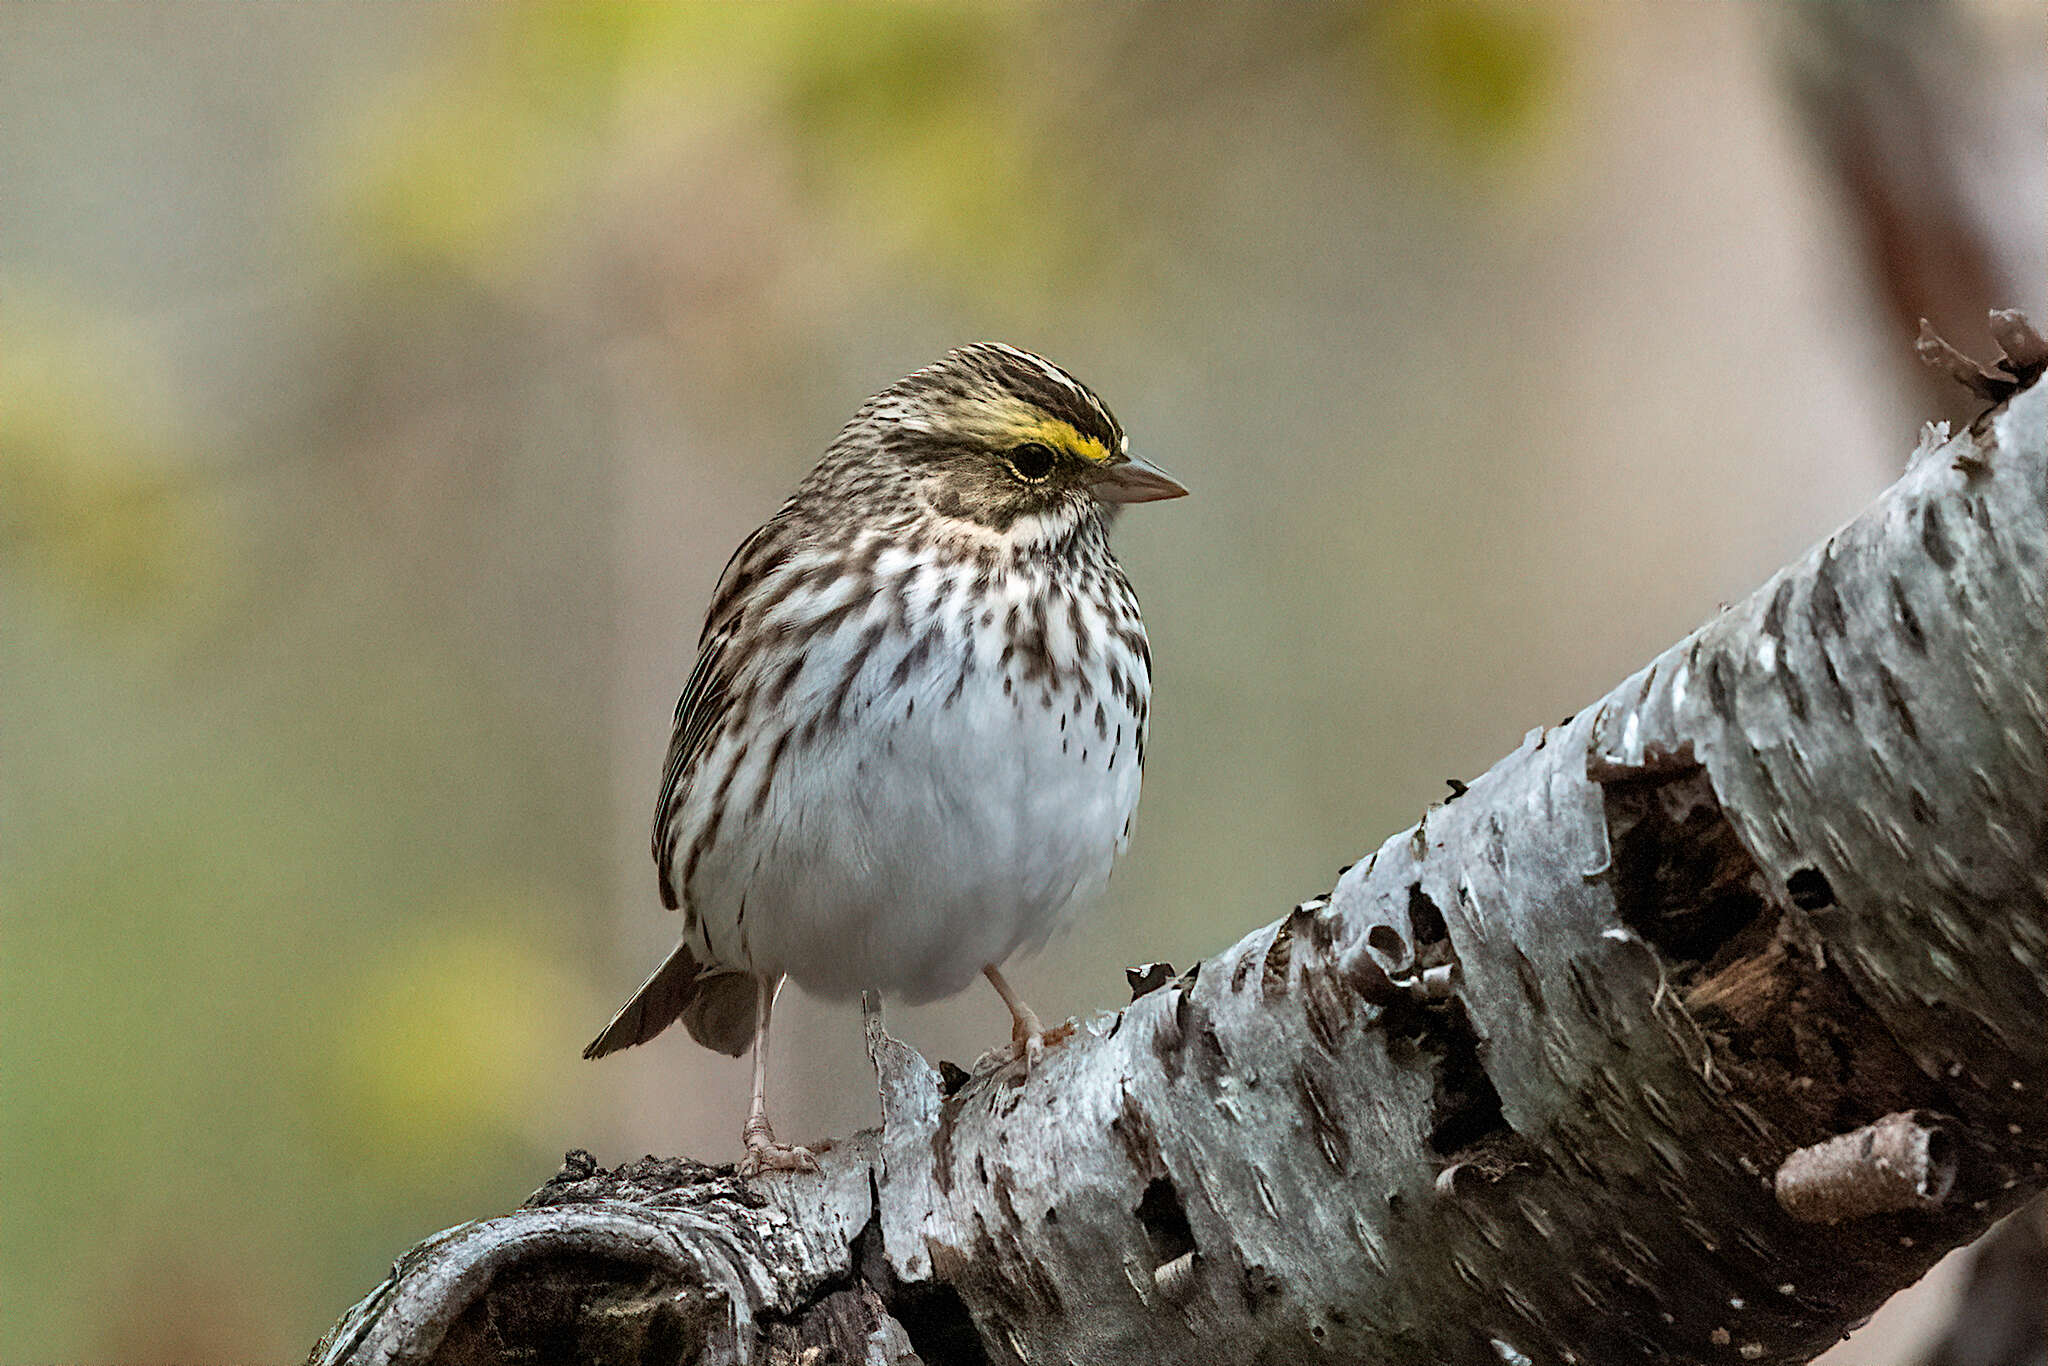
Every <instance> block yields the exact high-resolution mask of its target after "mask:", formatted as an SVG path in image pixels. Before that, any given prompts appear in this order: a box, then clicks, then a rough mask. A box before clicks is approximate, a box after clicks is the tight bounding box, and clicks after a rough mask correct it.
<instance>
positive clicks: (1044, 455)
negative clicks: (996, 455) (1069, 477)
mask: <svg viewBox="0 0 2048 1366" xmlns="http://www.w3.org/2000/svg"><path fill="white" fill-rule="evenodd" d="M1008 458H1009V461H1010V468H1011V470H1013V471H1014V472H1015V473H1016V475H1017V477H1018V478H1019V479H1022V480H1023V481H1024V482H1025V483H1027V484H1035V483H1037V482H1038V481H1039V480H1041V479H1043V478H1045V477H1046V476H1047V475H1048V474H1051V473H1052V465H1053V454H1052V451H1051V450H1050V449H1048V448H1047V447H1044V446H1041V445H1039V444H1038V443H1037V442H1036V441H1031V442H1027V443H1025V444H1024V445H1022V446H1019V447H1017V448H1016V449H1015V450H1013V451H1011V452H1010V454H1009V457H1008Z"/></svg>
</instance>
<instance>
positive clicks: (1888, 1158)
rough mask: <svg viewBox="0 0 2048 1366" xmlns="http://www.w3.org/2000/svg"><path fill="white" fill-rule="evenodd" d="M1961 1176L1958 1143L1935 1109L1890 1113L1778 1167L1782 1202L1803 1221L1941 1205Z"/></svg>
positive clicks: (1825, 1221) (1828, 1220) (1819, 1221)
mask: <svg viewBox="0 0 2048 1366" xmlns="http://www.w3.org/2000/svg"><path fill="white" fill-rule="evenodd" d="M1955 1184H1956V1148H1955V1143H1954V1142H1953V1141H1952V1140H1951V1139H1950V1138H1949V1136H1948V1134H1947V1132H1946V1131H1945V1130H1944V1129H1943V1128H1942V1126H1941V1124H1940V1122H1939V1121H1938V1120H1937V1119H1936V1118H1935V1117H1934V1116H1931V1115H1926V1114H1917V1113H1910V1112H1909V1113H1904V1114H1895V1115H1886V1116H1885V1117H1884V1118H1883V1119H1880V1120H1879V1121H1877V1123H1875V1124H1866V1125H1864V1126H1863V1127H1862V1128H1860V1129H1856V1130H1853V1131H1851V1132H1849V1133H1846V1134H1838V1135H1836V1136H1835V1137H1833V1138H1831V1139H1829V1140H1827V1141H1826V1142H1825V1143H1816V1144H1814V1145H1813V1146H1811V1147H1807V1148H1801V1149H1800V1150H1799V1151H1798V1152H1795V1153H1793V1154H1792V1155H1791V1156H1790V1157H1788V1158H1786V1159H1785V1161H1784V1164H1783V1165H1782V1166H1780V1167H1779V1168H1778V1176H1777V1180H1776V1182H1775V1186H1776V1189H1777V1193H1778V1203H1779V1204H1780V1205H1783V1206H1784V1207H1785V1212H1786V1213H1787V1214H1789V1215H1791V1216H1792V1217H1793V1218H1794V1219H1797V1220H1798V1221H1799V1222H1801V1223H1802V1224H1834V1223H1840V1222H1841V1221H1842V1220H1844V1219H1862V1218H1865V1217H1866V1216H1868V1215H1872V1214H1894V1213H1897V1212H1899V1211H1901V1210H1934V1209H1940V1208H1941V1205H1942V1202H1943V1201H1945V1200H1947V1199H1948V1195H1949V1192H1950V1191H1951V1190H1953V1189H1954V1188H1955Z"/></svg>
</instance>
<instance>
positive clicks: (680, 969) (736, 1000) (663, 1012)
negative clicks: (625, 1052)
mask: <svg viewBox="0 0 2048 1366" xmlns="http://www.w3.org/2000/svg"><path fill="white" fill-rule="evenodd" d="M755 990H756V988H755V983H754V977H753V975H752V974H751V973H745V972H733V971H731V970H730V969H726V968H706V967H705V966H704V965H703V964H701V963H699V962H698V961H697V956H696V955H695V954H693V953H691V952H690V946H689V945H688V944H678V945H676V951H675V952H674V953H672V954H670V955H669V956H668V961H666V962H664V963H663V964H662V965H661V966H660V967H658V968H656V969H655V970H654V975H653V976H652V977H650V978H648V979H647V981H646V983H645V984H644V985H642V986H641V988H640V990H638V991H636V992H634V993H633V999H632V1000H630V1001H628V1002H626V1004H625V1006H624V1007H622V1008H621V1009H620V1011H619V1013H618V1014H617V1015H614V1016H613V1017H612V1022H611V1023H610V1024H608V1025H606V1026H605V1027H604V1032H603V1033H601V1034H599V1035H598V1036H597V1037H596V1038H594V1039H592V1040H591V1041H590V1046H589V1047H587V1048H585V1049H584V1050H583V1056H584V1057H586V1058H601V1057H603V1056H604V1055H605V1054H607V1053H616V1052H617V1051H618V1050H620V1049H621V1048H631V1047H632V1046H633V1045H634V1044H636V1043H646V1042H647V1041H648V1040H649V1039H651V1038H653V1037H654V1036H655V1035H657V1034H659V1033H661V1031H662V1030H664V1029H667V1028H668V1027H669V1026H670V1025H672V1024H674V1023H675V1022H676V1021H677V1020H681V1021H682V1022H683V1026H684V1027H685V1028H686V1029H688V1030H689V1031H690V1037H691V1038H693V1039H695V1040H696V1041H697V1042H698V1043H701V1044H703V1045H704V1046H705V1047H706V1048H710V1049H715V1050H716V1051H718V1052H720V1053H724V1054H726V1055H727V1056H728V1057H734V1058H737V1057H739V1056H740V1055H741V1054H743V1053H745V1052H746V1051H747V1048H748V1047H749V1046H750V1045H751V1044H752V1043H753V1042H754V994H755Z"/></svg>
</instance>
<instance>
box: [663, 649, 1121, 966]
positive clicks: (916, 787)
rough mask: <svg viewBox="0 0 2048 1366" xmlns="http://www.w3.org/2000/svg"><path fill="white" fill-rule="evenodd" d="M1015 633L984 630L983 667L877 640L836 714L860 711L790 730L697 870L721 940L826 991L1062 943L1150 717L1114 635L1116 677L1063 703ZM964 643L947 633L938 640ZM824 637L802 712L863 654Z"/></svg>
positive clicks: (702, 919) (707, 920)
mask: <svg viewBox="0 0 2048 1366" xmlns="http://www.w3.org/2000/svg"><path fill="white" fill-rule="evenodd" d="M941 615H944V614H941ZM863 620H865V618H864V619H863ZM860 624H861V623H860V622H853V623H849V624H848V626H847V628H846V630H847V632H848V633H851V632H853V631H855V630H856V629H857V628H858V627H859V625H860ZM842 643H843V641H842ZM1063 643H1065V642H1059V641H1056V642H1055V653H1057V650H1058V647H1059V646H1060V645H1061V644H1063ZM998 644H999V642H996V641H992V640H989V639H987V638H986V637H984V639H983V642H982V645H983V648H982V649H980V650H979V651H978V652H977V655H976V667H975V668H974V669H973V670H972V671H970V672H969V673H968V675H967V677H966V678H965V679H964V680H963V679H962V678H961V676H960V670H959V669H957V668H948V667H943V666H940V665H937V664H934V665H932V666H929V667H920V668H918V669H917V670H915V671H914V672H913V674H912V676H911V678H910V679H909V681H908V682H906V683H903V684H900V685H899V684H898V683H897V682H896V680H895V677H894V675H895V673H896V666H897V664H898V662H899V661H900V660H901V659H902V658H903V655H904V651H903V650H902V649H890V648H883V649H879V650H876V651H874V653H873V655H872V657H871V658H870V659H869V661H868V663H867V664H866V665H865V666H863V668H862V669H861V670H860V672H859V674H858V676H857V677H856V679H855V681H854V684H853V686H852V687H851V689H849V690H847V691H846V692H845V694H844V701H843V706H842V707H841V709H840V711H839V712H838V713H836V714H838V715H840V716H842V717H851V718H853V719H851V720H842V721H841V722H840V723H839V724H836V725H828V726H820V727H818V728H817V730H816V732H815V734H814V735H813V736H812V737H811V738H810V739H809V740H808V741H807V742H806V741H804V740H802V739H801V738H799V739H796V740H793V741H792V742H791V743H790V744H789V745H788V747H787V748H786V749H785V751H784V752H783V754H782V755H781V757H780V758H779V760H778V761H777V763H776V765H775V773H774V776H773V777H772V778H769V780H768V784H767V791H766V795H765V797H764V798H763V799H762V800H761V801H760V804H759V809H758V814H757V815H751V817H750V818H749V819H745V820H744V821H743V823H742V825H741V827H740V828H739V829H738V830H735V831H730V832H728V831H726V830H723V829H722V830H721V832H720V835H721V838H720V839H719V840H718V841H717V847H716V849H715V850H713V851H710V852H709V853H707V857H706V859H705V864H704V867H703V868H702V869H701V870H700V875H699V876H698V877H697V878H696V879H694V884H693V887H694V897H693V902H692V904H693V906H694V908H695V909H696V911H697V914H698V918H699V925H700V927H701V931H702V934H703V936H704V938H705V939H706V941H707V943H708V947H709V949H710V954H711V956H712V957H713V958H715V959H716V960H717V961H720V962H725V963H732V964H736V965H748V966H751V967H752V968H753V969H754V970H756V971H760V972H766V973H776V972H786V973H788V974H789V975H790V977H791V978H793V979H794V980H795V981H796V982H797V983H798V984H799V985H800V986H802V987H804V988H805V989H806V990H809V991H812V992H815V993H818V994H821V995H826V996H839V997H844V996H849V995H853V994H855V993H857V992H859V991H861V990H863V989H864V988H877V989H879V990H881V991H883V992H884V993H887V994H889V995H890V996H892V997H895V998H897V999H901V1000H905V1001H908V1002H919V1001H927V1000H932V999H935V998H938V997H941V996H947V995H951V994H953V993H955V992H958V991H960V990H962V989H964V988H965V987H966V986H967V985H968V984H969V983H970V982H971V981H972V980H973V979H974V977H975V975H976V974H978V973H979V972H980V971H981V970H982V969H983V968H985V967H988V966H990V965H992V964H999V963H1001V962H1003V961H1004V960H1005V959H1007V958H1009V957H1011V956H1012V955H1013V954H1016V953H1019V952H1025V951H1029V950H1031V949H1034V948H1036V947H1038V946H1039V945H1041V944H1043V943H1044V942H1045V940H1046V938H1047V937H1048V936H1049V935H1050V934H1051V933H1052V932H1053V930H1054V929H1056V928H1057V927H1058V926H1059V925H1060V923H1061V922H1062V920H1063V919H1064V918H1065V917H1066V916H1067V915H1068V913H1070V912H1072V911H1074V910H1077V909H1079V908H1080V907H1082V906H1084V905H1085V904H1087V903H1088V902H1090V901H1092V900H1093V899H1094V898H1095V897H1096V896H1097V895H1098V894H1099V893H1100V892H1101V890H1102V887H1103V884H1104V883H1105V882H1106V881H1107V880H1108V878H1109V872H1110V865H1111V862H1112V861H1113V860H1114V859H1115V857H1116V855H1117V854H1118V853H1119V852H1121V850H1122V849H1123V846H1124V843H1125V840H1126V838H1127V837H1128V834H1129V823H1130V817H1131V814H1132V812H1133V811H1134V809H1135V808H1136V806H1137V801H1138V785H1139V773H1140V767H1141V765H1140V761H1139V746H1140V744H1141V730H1142V725H1143V723H1142V721H1141V720H1140V719H1139V718H1138V717H1137V716H1134V715H1133V714H1132V713H1131V711H1130V710H1129V708H1128V706H1127V705H1126V704H1125V703H1124V702H1123V701H1122V700H1120V699H1119V698H1118V697H1117V696H1116V695H1115V693H1114V690H1113V689H1112V688H1111V687H1110V686H1108V682H1109V680H1108V674H1107V671H1106V666H1105V665H1103V664H1102V662H1101V659H1100V658H1099V652H1098V658H1097V659H1096V661H1095V663H1094V666H1093V668H1092V669H1091V668H1090V666H1089V664H1088V663H1087V662H1086V661H1082V662H1080V663H1078V664H1077V665H1076V667H1077V668H1078V669H1079V670H1080V672H1081V673H1082V674H1084V675H1088V674H1099V675H1100V677H1099V679H1098V680H1097V681H1096V682H1095V683H1092V684H1091V686H1090V687H1089V688H1088V690H1087V691H1086V692H1085V693H1083V692H1080V691H1076V690H1073V689H1068V690H1066V691H1063V692H1061V693H1059V694H1057V695H1052V699H1051V705H1048V696H1049V691H1048V688H1047V687H1046V685H1045V684H1044V682H1043V681H1042V679H1033V678H1030V677H1028V676H1027V674H1026V673H1025V671H1024V670H1023V669H1022V667H1021V666H1019V665H1018V663H1017V661H1015V660H1006V659H1003V658H1002V657H1001V656H1000V655H999V654H998V653H997V649H996V646H997V645H998ZM960 649H961V645H960V643H959V639H958V637H957V636H951V635H946V636H941V637H939V638H936V639H935V641H934V643H933V645H932V647H931V648H930V650H929V651H928V653H927V654H926V656H925V658H926V659H928V660H937V661H943V660H947V659H957V658H958V652H959V650H960ZM817 653H818V659H817V661H816V663H815V665H814V666H807V667H806V671H805V674H804V678H803V682H802V683H800V684H799V686H798V687H797V688H796V689H795V690H794V691H793V693H792V695H791V696H790V698H789V699H788V706H787V708H786V714H787V715H788V716H789V717H790V718H791V723H792V726H793V727H794V726H795V725H796V723H797V722H800V721H801V720H802V718H803V717H804V716H805V715H807V714H815V713H817V712H818V711H819V709H820V707H821V699H823V698H825V697H827V696H829V695H830V694H831V693H833V692H834V691H835V690H837V689H838V687H839V686H840V681H841V678H842V677H843V668H842V667H841V663H840V662H841V661H843V660H844V659H845V658H846V657H847V654H845V653H835V652H834V651H832V650H830V649H821V650H820V651H818V652H817ZM1069 662H1072V661H1071V660H1069ZM1006 680H1007V683H1008V686H1007V688H1006V686H1005V683H1006ZM1098 709H1099V711H1098ZM794 733H795V734H796V735H798V736H799V737H801V735H802V731H801V729H800V727H799V728H796V729H795V732H794ZM756 747H757V748H759V745H758V741H757V745H756ZM750 761H752V762H750ZM739 763H740V770H741V771H740V774H739V781H738V782H737V784H736V790H740V791H745V790H749V789H751V788H752V786H753V785H754V780H755V779H756V777H757V776H766V775H765V774H757V773H754V772H749V769H750V768H752V767H754V766H755V765H757V764H758V765H759V767H761V768H765V762H764V761H762V760H761V759H760V758H759V756H754V755H750V756H747V757H744V758H741V759H740V760H739ZM752 810H753V808H752V806H751V804H750V806H749V812H751V811H752Z"/></svg>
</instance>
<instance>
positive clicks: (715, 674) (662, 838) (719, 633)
mask: <svg viewBox="0 0 2048 1366" xmlns="http://www.w3.org/2000/svg"><path fill="white" fill-rule="evenodd" d="M787 512H788V508H787V507H785V508H784V509H783V511H781V512H778V513H776V514H775V516H773V517H771V518H769V519H768V520H767V521H766V522H764V523H762V524H761V525H760V526H758V527H756V528H755V529H754V531H753V532H752V534H750V535H749V536H748V537H747V538H746V539H745V540H744V541H741V542H740V544H739V548H738V549H737V550H735V551H733V553H732V558H731V559H730V560H727V561H726V564H725V570H724V572H723V573H721V574H720V575H719V576H718V587H717V588H716V589H714V590H713V591H712V594H711V608H710V610H709V611H708V612H707V613H705V616H704V630H703V633H702V634H701V635H700V636H699V637H698V640H697V662H696V665H695V666H694V667H693V668H691V670H690V679H689V682H687V683H685V684H684V685H683V695H682V696H681V697H680V698H678V699H677V700H676V716H675V724H674V727H673V729H672V730H671V731H670V733H669V742H668V755H667V757H666V758H665V759H664V760H663V761H662V766H661V796H660V798H659V799H658V800H657V801H656V803H655V806H654V838H653V852H654V864H655V867H656V868H657V869H658V870H659V872H660V875H661V903H662V905H664V906H667V907H668V908H669V909H670V910H674V909H675V908H676V907H677V906H678V905H680V904H681V898H680V897H679V896H678V895H677V889H676V885H675V873H674V869H675V852H676V840H677V837H678V835H679V834H680V831H679V829H678V827H677V821H676V817H677V815H678V814H679V813H680V811H681V808H682V804H683V801H684V799H685V798H686V797H687V796H688V795H689V789H690V779H691V776H692V773H693V770H694V768H695V766H696V763H697V760H698V759H699V758H700V757H701V756H702V755H703V753H704V751H705V750H706V748H707V747H708V746H709V744H710V742H711V739H712V737H713V736H715V735H716V734H717V733H718V732H719V730H720V728H721V725H722V723H723V722H724V720H725V717H726V713H727V712H729V711H730V710H731V708H732V702H733V685H734V683H735V681H736V679H737V676H738V674H739V671H740V667H741V665H742V663H743V662H744V661H743V658H742V653H741V648H740V638H741V636H742V635H743V634H744V631H745V629H746V627H747V625H748V622H747V610H746V609H747V606H748V603H749V600H750V599H751V597H752V594H753V591H754V590H755V589H757V588H759V587H760V585H761V583H762V581H763V580H764V579H766V578H767V577H768V575H769V574H770V573H772V572H773V571H774V570H775V569H776V568H778V567H779V566H780V565H782V564H783V562H784V561H786V560H787V559H788V558H789V551H790V547H791V538H790V537H789V536H787V535H786V534H784V533H785V532H786V531H787V521H786V519H785V514H786V513H787Z"/></svg>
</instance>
